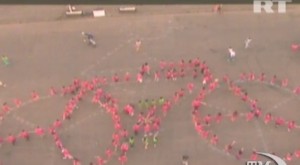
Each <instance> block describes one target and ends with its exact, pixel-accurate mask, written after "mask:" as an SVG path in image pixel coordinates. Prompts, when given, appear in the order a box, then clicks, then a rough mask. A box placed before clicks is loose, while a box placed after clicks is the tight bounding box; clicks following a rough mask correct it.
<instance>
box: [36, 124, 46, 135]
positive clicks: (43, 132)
mask: <svg viewBox="0 0 300 165" xmlns="http://www.w3.org/2000/svg"><path fill="white" fill-rule="evenodd" d="M35 134H36V135H38V136H40V137H43V136H44V135H45V131H44V129H43V128H41V127H40V126H37V127H36V128H35Z"/></svg>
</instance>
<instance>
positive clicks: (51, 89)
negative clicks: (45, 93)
mask: <svg viewBox="0 0 300 165" xmlns="http://www.w3.org/2000/svg"><path fill="white" fill-rule="evenodd" d="M49 94H50V96H54V95H56V94H57V92H56V90H55V89H54V87H50V89H49Z"/></svg>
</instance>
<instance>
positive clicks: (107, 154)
mask: <svg viewBox="0 0 300 165" xmlns="http://www.w3.org/2000/svg"><path fill="white" fill-rule="evenodd" d="M105 155H106V157H107V159H110V158H111V157H112V155H113V151H112V150H111V149H110V148H107V149H106V150H105Z"/></svg>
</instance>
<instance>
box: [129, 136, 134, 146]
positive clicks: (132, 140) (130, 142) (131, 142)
mask: <svg viewBox="0 0 300 165" xmlns="http://www.w3.org/2000/svg"><path fill="white" fill-rule="evenodd" d="M129 145H130V147H134V137H133V136H131V137H130V138H129Z"/></svg>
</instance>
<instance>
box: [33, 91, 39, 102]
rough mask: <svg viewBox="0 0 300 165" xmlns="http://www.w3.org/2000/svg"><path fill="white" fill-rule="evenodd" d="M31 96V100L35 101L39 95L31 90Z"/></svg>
mask: <svg viewBox="0 0 300 165" xmlns="http://www.w3.org/2000/svg"><path fill="white" fill-rule="evenodd" d="M31 98H32V100H33V101H37V100H38V99H39V98H40V96H39V95H38V94H37V93H36V91H32V93H31Z"/></svg>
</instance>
